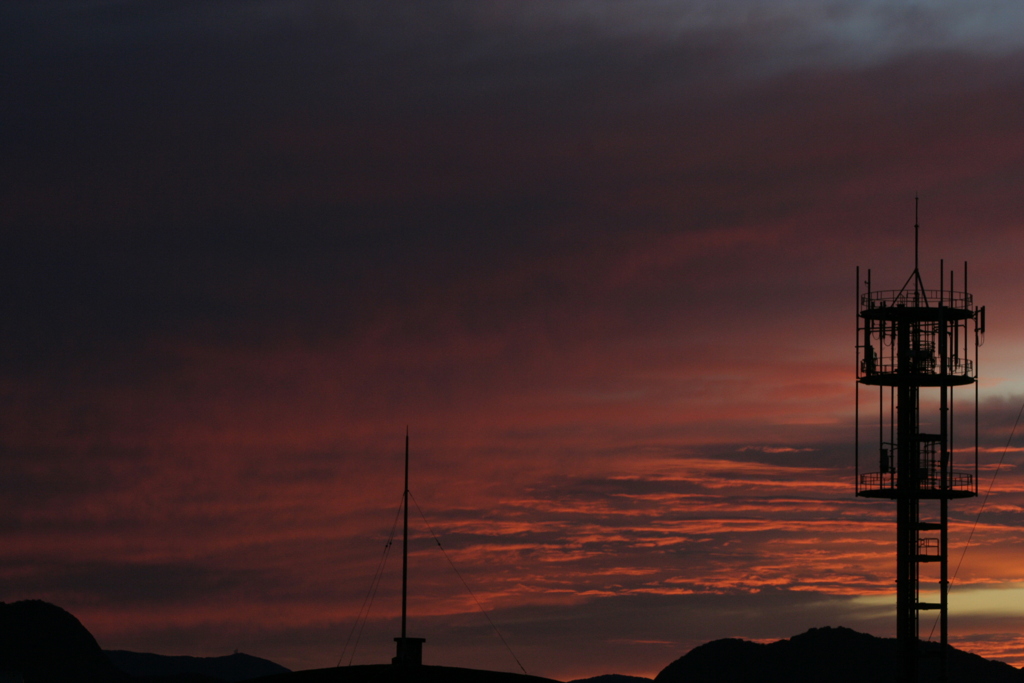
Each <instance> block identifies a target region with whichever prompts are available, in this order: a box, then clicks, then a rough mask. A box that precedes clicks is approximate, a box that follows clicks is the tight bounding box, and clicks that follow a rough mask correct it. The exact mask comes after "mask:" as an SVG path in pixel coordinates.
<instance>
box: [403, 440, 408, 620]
mask: <svg viewBox="0 0 1024 683" xmlns="http://www.w3.org/2000/svg"><path fill="white" fill-rule="evenodd" d="M402 501H403V502H402V507H404V508H405V521H404V523H403V526H402V638H405V602H406V597H407V595H408V592H409V427H406V428H405V494H404V495H403V497H402Z"/></svg>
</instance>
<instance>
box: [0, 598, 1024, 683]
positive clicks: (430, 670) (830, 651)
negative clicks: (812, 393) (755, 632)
mask: <svg viewBox="0 0 1024 683" xmlns="http://www.w3.org/2000/svg"><path fill="white" fill-rule="evenodd" d="M921 648H922V657H923V659H922V676H921V680H937V679H938V666H939V657H938V655H939V652H940V650H939V645H938V643H922V644H921ZM896 653H897V649H896V640H895V639H894V638H878V637H876V636H872V635H869V634H866V633H859V632H857V631H854V630H852V629H849V628H845V627H828V626H826V627H823V628H812V629H810V630H808V631H806V632H804V633H801V634H798V635H795V636H793V637H791V638H789V639H786V640H779V641H775V642H772V643H756V642H752V641H748V640H742V639H738V638H725V639H720V640H713V641H710V642H708V643H705V644H703V645H699V646H697V647H695V648H693V649H692V650H690V651H689V652H688V653H686V654H685V655H683V656H682V657H679V658H678V659H676V660H674V661H673V662H671V663H670V664H669V665H668V666H666V667H665V668H664V669H662V670H661V672H660V673H659V674H658V675H657V676H656V677H655V678H654V683H754V682H756V683H864V682H865V681H871V683H896V680H897V675H896V661H897V660H896ZM947 655H948V658H949V683H1024V671H1022V670H1019V669H1016V668H1014V667H1012V666H1010V665H1009V664H1006V663H1004V662H997V661H992V660H987V659H984V658H982V657H980V656H978V655H975V654H971V653H969V652H963V651H961V650H957V649H956V648H953V647H949V649H948V653H947ZM115 662H117V663H119V664H120V666H121V668H118V666H116V665H115ZM122 669H123V670H122ZM253 674H255V676H254V675H253ZM268 674H269V675H268ZM0 680H4V681H7V680H22V681H24V683H71V682H72V681H74V682H83V683H137V682H140V681H143V682H147V683H217V682H218V681H219V682H223V683H237V682H238V681H243V680H249V681H252V682H253V683H256V682H257V681H260V682H265V683H317V682H319V681H336V682H338V683H342V682H345V683H358V682H360V681H371V680H372V681H380V682H384V681H409V682H412V681H447V682H449V683H460V682H461V683H528V682H530V681H536V682H538V683H540V682H544V681H552V679H548V678H542V677H537V676H524V675H520V674H512V673H504V672H496V671H485V670H479V669H464V668H458V667H444V666H419V667H396V666H392V665H390V664H380V665H364V666H354V667H331V668H328V669H312V670H307V671H297V672H289V671H288V670H287V669H285V668H284V667H282V666H280V665H278V664H275V663H274V662H271V661H269V660H266V659H261V658H258V657H252V656H250V655H242V654H240V653H236V654H234V655H228V656H224V657H205V658H204V657H182V656H177V657H176V656H165V655H155V654H151V653H135V652H128V651H123V650H122V651H110V652H104V651H103V650H101V649H100V646H99V644H98V643H97V642H96V639H95V638H94V637H93V636H92V634H91V633H89V631H88V630H87V629H86V628H85V626H83V625H82V624H81V622H79V621H78V619H76V618H75V617H74V616H72V615H71V614H70V613H69V612H67V611H65V610H64V609H62V608H60V607H57V606H56V605H52V604H50V603H47V602H44V601H42V600H25V601H21V602H15V603H2V602H0ZM645 680H650V679H644V678H640V677H633V676H621V675H617V674H605V675H603V676H596V677H592V678H588V679H578V680H577V681H576V682H575V683H626V682H627V681H632V682H634V683H635V682H640V681H645Z"/></svg>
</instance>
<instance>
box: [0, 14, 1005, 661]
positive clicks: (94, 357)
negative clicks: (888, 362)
mask: <svg viewBox="0 0 1024 683" xmlns="http://www.w3.org/2000/svg"><path fill="white" fill-rule="evenodd" d="M1022 28H1024V9H1018V8H1016V7H1010V6H1007V5H1006V4H1005V3H997V2H982V3H975V4H974V5H972V7H971V8H969V9H967V8H963V7H961V6H960V5H958V4H957V3H952V2H938V3H929V4H923V3H918V2H913V1H910V0H903V1H896V0H879V2H874V3H867V4H864V3H855V4H852V5H851V4H849V3H845V2H840V1H839V0H821V1H812V0H796V1H795V2H791V3H782V4H777V5H776V4H773V5H771V6H765V5H764V4H763V3H758V2H754V1H753V0H734V1H732V2H728V3H712V2H706V1H703V0H692V1H680V2H666V1H665V0H644V1H642V2H639V3H632V4H623V3H620V2H615V1H614V0H595V1H592V2H577V1H574V0H550V1H549V2H545V3H526V4H524V3H516V2H509V1H507V0H484V1H476V2H473V1H470V0H439V1H438V2H436V3H434V4H432V5H431V6H430V7H429V8H426V7H424V6H422V5H421V4H419V3H416V2H412V1H410V0H394V1H393V2H390V3H385V4H383V5H382V4H380V3H376V2H369V1H363V0H352V1H350V2H346V3H329V2H326V0H256V1H255V2H254V1H252V0H222V1H221V2H219V3H216V4H203V3H192V2H169V3H158V4H156V5H154V4H151V3H145V2H143V1H142V0H59V1H58V0H47V1H45V2H36V3H8V4H7V5H5V6H2V7H0V36H2V38H3V40H0V54H2V56H3V62H4V64H5V69H4V73H2V74H0V86H2V87H3V90H4V92H5V93H8V96H7V97H6V98H5V99H6V100H7V101H6V103H5V105H4V107H3V108H2V112H3V113H2V117H3V121H4V125H2V126H0V144H2V146H3V148H4V150H5V153H4V154H3V155H0V179H2V181H0V239H2V247H3V248H2V249H0V259H2V263H3V267H2V268H0V285H2V287H3V291H4V292H5V294H4V297H3V299H2V302H3V303H2V306H3V308H2V309H0V316H2V320H3V323H2V325H0V400H2V403H0V415H2V417H0V454H2V457H3V461H4V468H3V471H2V473H0V501H2V503H0V504H2V506H3V507H2V509H3V510H4V511H5V513H6V514H5V515H4V521H3V522H2V524H0V585H2V586H3V587H4V588H3V589H2V590H0V601H3V602H14V601H16V600H21V599H30V598H38V599H43V600H47V601H49V602H52V603H54V604H57V605H59V606H61V607H63V608H64V609H66V610H68V611H69V612H71V613H72V614H74V615H75V616H76V617H77V618H78V619H80V620H81V621H82V623H83V624H85V625H86V627H87V628H88V629H89V630H90V631H91V632H92V633H93V634H94V635H95V636H96V638H97V640H98V641H99V642H100V644H101V646H102V647H104V648H105V649H126V650H135V651H144V652H159V653H162V654H188V655H193V656H214V655H217V654H224V653H230V652H232V651H235V650H242V651H245V652H247V653H250V654H252V655H254V656H259V657H264V658H266V659H270V660H271V661H274V662H278V663H280V664H281V665H283V666H286V667H287V668H289V669H292V670H298V669H308V668H322V667H325V666H332V665H333V664H334V663H335V662H337V660H338V657H339V656H341V655H342V649H343V646H344V643H345V640H346V637H347V635H348V634H349V632H350V630H351V629H352V625H353V623H354V621H355V620H356V618H357V616H358V615H359V614H360V613H361V612H360V610H361V607H360V606H361V605H362V604H363V601H364V599H365V596H366V595H367V591H368V590H369V589H370V586H371V584H372V582H373V580H374V576H375V568H376V567H377V563H378V560H379V558H380V556H381V553H382V551H383V549H384V544H385V542H386V540H387V538H388V534H389V531H390V529H391V524H392V520H393V519H394V515H395V511H396V509H397V506H398V504H399V502H400V499H401V493H402V459H403V447H404V443H403V438H404V434H405V430H406V427H407V426H408V428H409V430H410V437H411V441H410V448H411V451H410V452H411V463H410V477H411V478H410V490H411V491H412V493H413V495H414V496H416V497H417V500H418V504H419V506H420V507H422V510H423V512H424V514H425V515H426V517H427V521H428V522H429V524H430V526H431V527H432V528H433V530H434V531H436V532H437V535H438V537H439V538H440V541H441V543H442V544H443V546H444V548H445V551H446V552H447V553H448V555H449V556H450V557H451V559H452V561H453V562H454V564H455V565H456V567H457V568H458V571H459V573H460V574H461V575H462V577H463V578H464V579H465V581H466V583H467V584H468V585H469V587H470V588H471V589H472V591H473V592H474V594H475V595H476V598H477V599H479V601H480V603H481V604H482V605H483V606H484V607H485V608H486V609H487V611H488V614H489V616H490V619H492V620H493V621H494V623H495V624H496V625H497V627H498V628H499V629H500V630H501V633H502V635H503V636H504V638H505V639H506V640H507V641H508V643H509V645H510V647H511V648H512V650H513V651H514V652H515V653H516V656H517V657H518V658H519V659H520V660H521V661H522V663H523V665H524V667H525V668H526V670H527V671H529V673H530V674H535V675H540V676H547V677H551V678H555V679H560V680H571V679H576V678H586V677H588V676H594V675H599V674H602V673H620V674H626V675H640V676H648V677H653V675H654V674H656V673H657V671H658V670H660V668H661V667H664V666H666V665H667V664H668V663H669V662H671V661H673V660H675V659H676V658H678V657H680V656H682V655H683V654H685V653H686V652H688V651H689V650H690V649H692V647H695V646H696V645H699V644H701V643H704V642H708V641H712V640H716V639H719V638H724V637H737V638H744V639H747V640H754V641H758V642H761V641H766V640H778V639H783V638H788V637H790V636H792V635H795V634H798V633H802V632H804V631H806V630H807V629H809V628H813V627H823V626H839V625H842V626H845V627H848V628H852V629H855V630H857V631H862V632H867V633H871V634H873V635H876V636H880V637H892V636H893V635H894V634H895V591H894V588H893V581H894V578H895V576H894V572H895V511H894V510H893V508H892V506H891V505H889V504H888V503H887V502H885V501H877V502H876V501H866V500H859V499H857V498H855V496H854V475H853V467H854V455H853V437H854V433H853V417H854V391H855V388H854V385H855V380H856V374H855V353H854V350H855V349H854V345H855V344H856V339H855V332H856V328H855V313H856V301H855V285H856V270H855V269H856V268H857V267H858V266H859V267H860V268H861V269H862V271H861V272H862V273H863V272H864V271H865V270H866V269H868V268H870V269H871V271H872V278H873V283H874V286H875V287H876V288H877V289H889V288H896V289H898V288H899V287H900V285H901V284H902V283H903V282H904V281H905V280H906V278H907V276H908V275H909V274H910V273H911V272H912V271H913V268H914V227H913V226H914V198H915V196H919V197H920V225H921V232H920V270H921V274H922V276H923V278H924V281H925V284H926V285H927V286H929V287H937V286H938V279H939V263H940V259H944V264H945V268H946V270H950V269H952V270H954V271H956V272H957V273H958V275H957V288H958V289H959V288H960V284H959V279H960V275H959V273H960V272H962V264H963V262H965V261H966V262H968V263H969V264H970V283H969V284H970V287H969V289H970V291H971V293H972V294H973V295H974V300H975V302H976V303H977V304H978V305H984V306H986V308H987V311H988V335H987V339H986V340H985V341H986V343H985V345H984V346H982V347H981V351H980V363H979V379H980V416H981V435H980V441H981V470H980V472H981V476H980V482H979V485H980V492H981V495H980V496H979V497H978V498H976V499H970V500H965V501H962V502H956V503H954V504H952V505H951V506H950V551H951V552H950V555H951V570H952V569H953V568H954V567H956V566H957V564H958V561H959V560H960V554H961V551H962V550H963V548H964V547H965V544H966V542H967V539H968V538H969V537H970V539H971V544H970V548H969V549H968V550H967V551H966V554H965V555H964V557H963V563H962V566H960V567H959V571H958V574H957V576H956V579H955V582H954V584H953V586H952V588H951V591H950V620H949V624H950V644H951V645H953V646H954V647H957V648H959V649H963V650H967V651H970V652H975V653H977V654H979V655H981V656H983V657H986V658H990V659H997V660H1000V661H1005V662H1008V663H1010V664H1012V665H1014V666H1016V667H1021V666H1022V665H1024V611H1022V610H1017V609H1014V605H1020V604H1024V602H1022V601H1021V600H1020V599H1019V598H1020V596H1021V595H1022V592H1024V578H1022V577H1021V576H1020V572H1019V567H1021V566H1024V472H1022V467H1021V465H1022V463H1024V434H1021V433H1020V432H1021V431H1022V430H1021V428H1020V427H1017V428H1016V431H1014V428H1015V424H1016V419H1017V417H1018V415H1019V410H1020V409H1021V407H1022V405H1024V373H1022V372H1021V370H1020V368H1021V367H1024V362H1022V361H1024V345H1022V343H1021V342H1022V341H1024V302H1022V301H1021V296H1020V292H1021V291H1022V285H1024V277H1022V276H1021V275H1020V274H1019V273H1020V268H1019V266H1018V264H1017V258H1016V257H1017V255H1018V254H1020V253H1022V247H1024V230H1021V229H1020V228H1021V227H1022V226H1021V222H1022V221H1021V216H1022V215H1024V193H1022V192H1021V191H1020V187H1021V181H1022V178H1024V146H1022V144H1021V142H1022V141H1024V121H1022V120H1021V117H1020V111H1022V110H1024V102H1022V101H1021V100H1022V93H1021V91H1020V87H1019V83H1020V77H1021V75H1022V74H1024V30H1021V29H1022ZM1015 179H1016V180H1015ZM961 405H964V406H966V405H967V404H966V403H963V404H962V403H961V402H960V401H959V400H958V401H957V403H956V406H957V409H958V410H960V413H958V414H964V409H962V408H960V406H961ZM862 418H863V415H862ZM863 424H864V423H863V422H862V428H863V429H868V427H864V426H863ZM958 429H959V428H958ZM961 431H963V430H961ZM958 433H959V432H958ZM963 433H964V434H966V432H963ZM1011 434H1012V436H1013V438H1012V439H1011ZM957 445H958V448H960V449H966V448H967V447H968V444H967V443H966V441H963V442H960V441H958V442H957ZM959 455H960V451H958V457H959ZM963 456H964V457H966V456H967V454H966V452H964V453H963ZM861 457H862V458H864V457H865V454H864V453H863V452H862V454H861ZM867 457H868V458H870V455H868V456H867ZM997 467H998V477H996V478H995V479H994V480H993V475H994V474H995V473H996V470H997ZM990 485H991V487H992V488H991V496H990V497H986V491H987V490H988V488H989V486H990ZM986 498H987V502H986ZM983 502H984V504H985V509H984V514H983V515H982V516H981V517H980V521H979V522H978V524H977V527H976V528H975V527H974V524H975V519H976V517H977V515H978V511H979V509H980V506H981V505H982V504H983ZM410 512H411V514H410V534H411V536H410V549H409V552H410V555H409V557H410V587H409V635H410V636H420V637H425V638H427V642H426V644H425V649H424V662H425V663H427V664H438V665H446V666H465V667H470V668H484V669H493V670H507V671H516V670H518V667H516V664H515V662H514V661H513V660H512V658H511V657H510V656H509V655H508V653H507V651H506V650H505V648H504V646H503V645H502V643H501V641H500V640H499V639H498V638H497V637H496V636H494V635H493V632H492V630H491V627H490V625H489V624H488V622H487V620H486V619H485V618H484V617H482V616H481V615H480V613H479V611H478V610H477V606H476V604H475V602H474V599H472V598H471V597H470V596H469V595H467V594H466V592H465V590H464V588H463V586H462V583H461V582H460V579H459V578H458V577H457V576H456V575H455V573H454V572H452V570H451V568H450V567H449V566H448V563H447V562H446V560H445V558H444V556H443V555H441V554H440V553H439V552H437V550H436V545H435V544H434V541H433V539H432V538H431V536H430V535H429V534H428V533H427V530H426V529H425V528H424V526H423V524H422V520H420V519H419V513H418V512H417V511H416V508H415V507H413V508H412V509H411V511H410ZM398 562H399V563H400V556H399V560H398ZM399 591H400V567H397V566H396V560H395V555H394V552H393V551H392V556H391V558H390V559H389V563H388V566H387V568H386V571H385V572H384V574H383V575H382V577H381V579H380V590H379V592H378V594H377V595H376V597H375V599H374V602H373V609H372V610H371V615H370V619H369V621H368V623H367V625H366V628H365V631H364V632H363V635H362V637H361V639H360V647H359V650H358V651H357V652H356V655H355V659H354V660H353V662H354V663H356V664H358V663H372V662H384V661H390V658H391V656H392V655H393V654H394V652H393V649H394V643H393V641H392V640H391V638H393V637H394V636H395V635H398V630H399V627H398V621H399V615H400V596H399ZM929 629H930V624H929V623H926V622H925V621H924V620H922V627H921V632H922V637H927V635H928V631H929ZM934 638H935V639H937V638H938V635H937V631H936V634H935V636H934ZM345 657H348V654H345ZM655 667H657V668H655Z"/></svg>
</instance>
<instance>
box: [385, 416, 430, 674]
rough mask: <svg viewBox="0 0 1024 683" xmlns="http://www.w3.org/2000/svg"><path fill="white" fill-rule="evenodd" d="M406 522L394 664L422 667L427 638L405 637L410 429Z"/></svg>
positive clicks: (406, 431) (405, 497) (406, 452)
mask: <svg viewBox="0 0 1024 683" xmlns="http://www.w3.org/2000/svg"><path fill="white" fill-rule="evenodd" d="M402 508H403V509H404V513H405V520H404V522H403V524H402V635H401V636H399V637H398V638H395V643H396V645H397V647H396V650H397V652H396V653H395V656H394V657H393V658H392V659H391V663H392V664H397V665H399V666H420V665H421V664H422V663H423V643H425V642H426V638H407V637H406V635H405V621H406V601H407V598H408V596H409V427H408V426H406V428H405V491H404V492H403V493H402Z"/></svg>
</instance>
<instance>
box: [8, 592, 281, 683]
mask: <svg viewBox="0 0 1024 683" xmlns="http://www.w3.org/2000/svg"><path fill="white" fill-rule="evenodd" d="M287 671H288V669H286V668H284V667H283V666H279V665H277V664H275V663H273V662H270V661H267V660H266V659H260V658H258V657H251V656H249V655H245V654H241V653H236V654H233V655H229V656H226V657H165V656H163V655H154V654H148V653H139V652H126V651H114V652H104V651H103V650H101V649H100V646H99V644H98V643H97V642H96V639H95V638H94V637H93V636H92V634H91V633H89V631H88V629H86V628H85V626H83V625H82V623H81V622H80V621H78V619H76V618H75V617H74V616H72V615H71V614H70V613H68V612H67V611H66V610H63V609H61V608H60V607H57V606H56V605H52V604H50V603H48V602H44V601H42V600H24V601H21V602H14V603H2V602H0V680H23V681H24V682H25V683H135V682H136V681H145V682H146V683H236V682H237V681H242V680H246V679H249V678H255V677H257V676H266V675H269V674H274V673H281V672H287Z"/></svg>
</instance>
